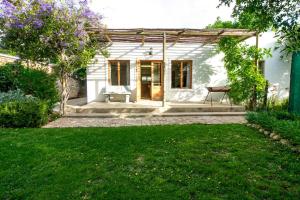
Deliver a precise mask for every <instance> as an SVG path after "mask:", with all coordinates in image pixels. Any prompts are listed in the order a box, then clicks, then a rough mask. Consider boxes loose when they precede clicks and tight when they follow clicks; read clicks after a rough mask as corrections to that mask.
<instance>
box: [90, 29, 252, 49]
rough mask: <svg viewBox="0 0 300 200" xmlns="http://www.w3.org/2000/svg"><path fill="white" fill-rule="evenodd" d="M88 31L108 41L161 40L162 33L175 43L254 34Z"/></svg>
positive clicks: (237, 31) (234, 31)
mask: <svg viewBox="0 0 300 200" xmlns="http://www.w3.org/2000/svg"><path fill="white" fill-rule="evenodd" d="M87 31H88V32H92V33H93V34H98V35H99V38H101V37H103V35H105V37H104V40H105V41H108V42H141V43H142V45H144V43H145V41H147V42H150V43H160V42H162V37H161V35H163V33H166V40H167V41H168V42H170V43H173V45H175V44H176V43H179V42H180V43H205V44H208V43H216V42H218V41H219V39H220V38H222V37H226V36H229V37H236V38H238V39H241V40H245V39H247V38H249V37H252V36H255V31H250V30H247V29H141V28H140V29H104V30H103V32H101V30H100V29H99V28H98V29H96V28H88V29H87Z"/></svg>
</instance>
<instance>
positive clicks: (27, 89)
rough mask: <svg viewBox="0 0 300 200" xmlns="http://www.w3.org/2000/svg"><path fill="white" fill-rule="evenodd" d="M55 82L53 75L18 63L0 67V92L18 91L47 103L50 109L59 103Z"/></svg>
mask: <svg viewBox="0 0 300 200" xmlns="http://www.w3.org/2000/svg"><path fill="white" fill-rule="evenodd" d="M56 80H57V79H56V77H55V76H54V75H51V74H47V73H46V72H44V71H41V70H38V69H32V68H26V67H24V66H23V65H21V64H18V63H10V64H6V65H4V66H1V67H0V92H8V91H9V90H16V89H20V90H22V91H23V92H24V93H25V94H26V95H32V96H34V97H38V98H39V99H41V100H44V101H47V103H48V104H49V108H50V109H51V108H52V106H53V105H54V104H55V103H56V102H57V101H59V95H58V90H57V85H56Z"/></svg>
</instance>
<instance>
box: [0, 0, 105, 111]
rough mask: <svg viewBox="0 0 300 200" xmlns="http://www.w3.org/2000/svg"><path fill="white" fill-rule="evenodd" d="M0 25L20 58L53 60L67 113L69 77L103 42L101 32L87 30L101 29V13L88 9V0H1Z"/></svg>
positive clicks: (4, 42) (62, 108) (4, 39)
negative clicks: (99, 34) (98, 34)
mask: <svg viewBox="0 0 300 200" xmlns="http://www.w3.org/2000/svg"><path fill="white" fill-rule="evenodd" d="M0 25H1V30H2V32H3V34H2V35H1V44H2V46H3V48H4V49H10V50H12V51H13V52H16V53H17V54H18V55H19V56H20V58H21V59H26V60H31V61H35V62H40V63H45V64H48V63H53V64H54V65H53V69H54V72H55V74H56V75H57V76H58V78H59V81H60V83H61V88H62V89H61V93H60V111H61V113H62V114H64V111H65V105H66V102H67V100H68V98H69V91H68V90H69V89H68V79H69V77H70V76H71V74H72V73H73V72H74V71H76V70H77V69H78V68H81V67H83V66H86V65H87V64H88V62H90V59H91V58H93V57H94V56H95V54H96V53H97V51H98V50H100V51H101V50H102V48H103V46H104V44H103V43H102V42H101V41H99V36H96V35H95V33H92V32H88V31H87V29H88V28H89V27H99V31H100V32H101V27H102V26H101V16H100V15H98V14H96V13H94V12H92V11H91V10H90V9H89V7H88V3H87V0H81V1H76V2H75V1H73V0H56V1H54V0H24V1H18V0H10V1H8V0H2V1H1V3H0Z"/></svg>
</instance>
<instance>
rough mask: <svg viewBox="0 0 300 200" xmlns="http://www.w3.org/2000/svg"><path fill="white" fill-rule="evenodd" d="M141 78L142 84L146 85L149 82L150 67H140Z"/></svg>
mask: <svg viewBox="0 0 300 200" xmlns="http://www.w3.org/2000/svg"><path fill="white" fill-rule="evenodd" d="M141 78H142V84H147V83H149V82H151V67H150V66H147V67H145V66H142V67H141Z"/></svg>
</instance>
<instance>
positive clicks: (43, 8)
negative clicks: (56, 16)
mask: <svg viewBox="0 0 300 200" xmlns="http://www.w3.org/2000/svg"><path fill="white" fill-rule="evenodd" d="M40 11H41V12H48V13H49V12H51V11H52V6H51V5H50V4H48V3H41V8H40Z"/></svg>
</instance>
